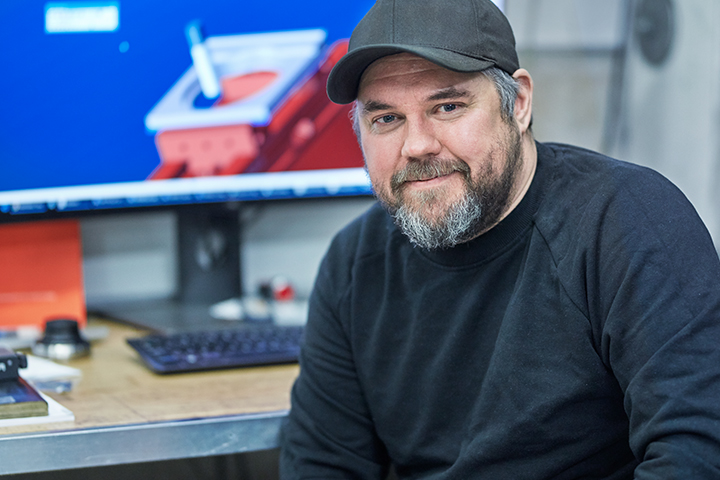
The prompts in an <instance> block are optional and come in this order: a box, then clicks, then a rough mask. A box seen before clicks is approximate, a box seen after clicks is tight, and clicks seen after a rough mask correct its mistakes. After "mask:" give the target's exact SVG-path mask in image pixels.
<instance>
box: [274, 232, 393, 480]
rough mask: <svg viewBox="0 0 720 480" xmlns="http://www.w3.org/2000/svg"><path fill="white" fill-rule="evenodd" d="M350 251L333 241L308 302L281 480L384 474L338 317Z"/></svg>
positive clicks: (344, 325) (343, 318) (344, 320)
mask: <svg viewBox="0 0 720 480" xmlns="http://www.w3.org/2000/svg"><path fill="white" fill-rule="evenodd" d="M348 248H349V246H348V245H347V244H344V243H343V242H342V241H340V240H338V239H336V240H335V241H334V242H333V245H332V246H331V248H330V250H329V252H328V254H327V256H326V257H325V259H324V260H323V262H322V265H321V267H320V271H319V273H318V277H317V279H316V282H315V287H314V289H313V293H312V296H311V299H310V310H309V316H308V323H307V327H306V331H305V344H304V345H303V348H302V353H301V357H300V375H299V377H298V379H297V380H296V382H295V384H294V386H293V389H292V397H291V401H292V408H291V411H290V414H289V417H288V421H287V423H286V424H285V426H284V429H283V433H282V439H281V448H282V450H281V459H280V473H281V478H282V479H284V480H290V479H305V478H317V479H320V478H322V479H340V478H343V479H344V478H348V479H350V478H352V479H381V478H385V477H386V475H387V471H388V463H389V461H388V458H387V453H386V451H385V448H384V446H383V445H382V443H381V442H380V441H379V440H378V438H377V435H376V434H375V430H374V427H373V423H372V419H371V418H370V414H369V411H368V407H367V405H366V402H365V398H364V396H363V392H362V389H361V386H360V384H359V382H358V378H357V373H356V370H355V362H354V358H353V351H352V348H351V342H350V337H349V322H348V312H347V311H344V309H346V308H347V307H345V305H346V304H347V302H343V299H344V296H346V295H347V294H348V293H347V292H349V285H350V280H351V279H350V275H351V269H350V266H349V265H346V263H347V262H348V261H347V257H348V256H350V254H349V252H348V251H347V249H348ZM343 253H344V254H343ZM318 412H322V415H318Z"/></svg>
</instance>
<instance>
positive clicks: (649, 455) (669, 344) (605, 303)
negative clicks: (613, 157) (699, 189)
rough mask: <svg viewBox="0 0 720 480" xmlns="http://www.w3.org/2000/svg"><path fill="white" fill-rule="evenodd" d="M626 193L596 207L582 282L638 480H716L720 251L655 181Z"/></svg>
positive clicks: (677, 196) (719, 462)
mask: <svg viewBox="0 0 720 480" xmlns="http://www.w3.org/2000/svg"><path fill="white" fill-rule="evenodd" d="M623 190H624V193H619V194H618V195H616V196H613V197H612V198H613V200H611V201H608V202H602V201H601V202H598V204H599V205H602V211H601V215H598V216H597V218H601V219H602V220H601V225H600V228H599V229H595V231H599V232H600V233H599V240H598V241H597V244H596V246H595V248H594V249H592V251H591V253H589V254H588V257H589V260H588V262H587V264H588V265H589V267H588V270H587V275H586V279H585V281H586V282H587V285H588V292H595V293H593V294H589V295H588V299H589V311H590V315H591V319H592V318H594V319H595V320H597V319H602V320H600V321H598V323H600V324H601V325H602V327H601V330H600V331H599V334H598V336H599V341H600V342H599V343H600V347H599V348H600V354H601V356H602V358H603V360H604V362H605V364H606V365H607V366H608V368H610V369H611V370H612V372H613V374H614V375H615V377H616V378H617V380H618V382H619V384H620V387H621V388H622V390H623V391H624V392H625V399H624V407H625V411H626V413H627V415H628V418H629V440H630V447H631V449H632V450H633V453H634V454H635V456H636V458H637V459H638V461H639V462H640V464H639V466H638V467H637V469H636V472H635V478H637V479H658V480H659V479H669V478H693V479H711V478H713V479H714V478H720V263H719V262H718V255H717V252H716V250H715V248H714V246H713V244H712V240H711V239H710V236H709V234H708V233H707V230H706V229H705V227H704V225H703V224H702V222H701V220H700V219H699V217H698V216H697V214H696V213H695V210H694V209H693V208H692V206H691V205H690V204H689V202H688V201H687V200H686V199H685V197H684V196H683V195H682V194H681V193H680V192H679V191H677V190H676V189H675V188H674V187H673V186H671V185H670V184H669V183H665V182H664V181H663V180H662V179H659V176H648V177H646V178H645V180H643V181H642V182H640V188H637V189H629V188H627V189H623ZM658 206H660V208H658Z"/></svg>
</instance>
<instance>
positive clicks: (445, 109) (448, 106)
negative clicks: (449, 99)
mask: <svg viewBox="0 0 720 480" xmlns="http://www.w3.org/2000/svg"><path fill="white" fill-rule="evenodd" d="M457 108H458V106H457V104H455V103H448V104H446V105H441V106H440V111H441V112H444V113H449V112H452V111H453V110H456V109H457Z"/></svg>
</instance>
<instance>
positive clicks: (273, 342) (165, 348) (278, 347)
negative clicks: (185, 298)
mask: <svg viewBox="0 0 720 480" xmlns="http://www.w3.org/2000/svg"><path fill="white" fill-rule="evenodd" d="M302 335H303V327H301V326H280V325H273V324H267V325H249V326H244V327H240V328H236V329H228V330H211V331H195V332H183V333H174V334H153V335H147V336H145V337H140V338H130V339H128V340H127V343H128V344H130V346H131V347H133V348H134V349H135V350H137V352H138V353H139V354H140V357H141V358H142V360H143V361H144V362H145V364H146V365H147V366H148V368H150V369H151V370H152V371H154V372H156V373H179V372H192V371H200V370H217V369H221V368H234V367H249V366H256V365H272V364H282V363H293V362H297V359H298V355H299V353H300V342H301V340H302Z"/></svg>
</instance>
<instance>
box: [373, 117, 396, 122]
mask: <svg viewBox="0 0 720 480" xmlns="http://www.w3.org/2000/svg"><path fill="white" fill-rule="evenodd" d="M395 118H396V117H395V115H383V116H382V117H379V118H378V119H377V120H375V122H376V123H392V122H394V121H395Z"/></svg>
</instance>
